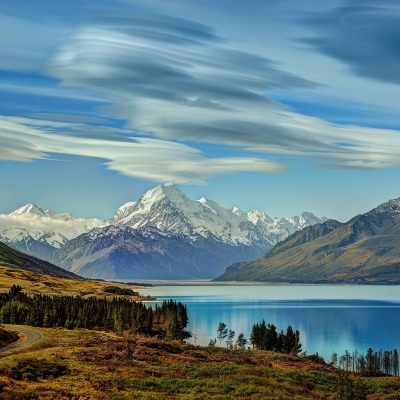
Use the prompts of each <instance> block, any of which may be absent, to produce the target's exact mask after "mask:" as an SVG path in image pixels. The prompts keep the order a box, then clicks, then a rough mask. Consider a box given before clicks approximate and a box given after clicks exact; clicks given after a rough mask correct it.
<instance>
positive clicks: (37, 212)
mask: <svg viewBox="0 0 400 400" xmlns="http://www.w3.org/2000/svg"><path fill="white" fill-rule="evenodd" d="M8 216H9V217H17V218H18V217H21V218H25V217H28V218H29V217H32V216H37V217H42V218H46V217H47V218H52V219H62V220H64V221H68V220H71V219H75V217H74V216H73V215H72V214H71V213H63V214H57V213H55V212H54V211H53V210H46V211H45V210H43V208H40V207H38V206H37V205H35V204H31V203H29V204H27V205H25V206H23V207H20V208H18V209H16V210H15V211H13V212H11V213H10V214H8Z"/></svg>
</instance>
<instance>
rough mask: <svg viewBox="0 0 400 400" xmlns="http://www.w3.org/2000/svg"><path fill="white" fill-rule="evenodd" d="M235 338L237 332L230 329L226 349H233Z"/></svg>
mask: <svg viewBox="0 0 400 400" xmlns="http://www.w3.org/2000/svg"><path fill="white" fill-rule="evenodd" d="M234 337H235V331H232V330H231V329H229V333H228V338H227V339H226V347H228V348H229V349H231V348H232V345H233V338H234Z"/></svg>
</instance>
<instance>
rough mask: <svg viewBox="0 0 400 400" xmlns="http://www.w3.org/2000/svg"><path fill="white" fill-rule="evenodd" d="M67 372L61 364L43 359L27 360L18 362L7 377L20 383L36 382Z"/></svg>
mask: <svg viewBox="0 0 400 400" xmlns="http://www.w3.org/2000/svg"><path fill="white" fill-rule="evenodd" d="M67 372H68V369H67V367H66V366H65V365H63V364H60V363H57V362H53V361H48V360H45V359H35V358H27V359H24V360H18V361H17V365H16V366H15V367H12V368H11V370H10V373H9V376H10V378H13V379H17V380H22V381H36V380H38V379H45V378H50V377H51V378H57V377H59V376H61V375H65V374H67Z"/></svg>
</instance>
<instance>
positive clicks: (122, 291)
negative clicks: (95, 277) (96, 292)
mask: <svg viewBox="0 0 400 400" xmlns="http://www.w3.org/2000/svg"><path fill="white" fill-rule="evenodd" d="M103 291H104V292H105V293H113V294H119V295H121V296H139V293H137V292H134V291H133V290H132V289H128V288H120V287H118V286H106V287H105V288H104V289H103Z"/></svg>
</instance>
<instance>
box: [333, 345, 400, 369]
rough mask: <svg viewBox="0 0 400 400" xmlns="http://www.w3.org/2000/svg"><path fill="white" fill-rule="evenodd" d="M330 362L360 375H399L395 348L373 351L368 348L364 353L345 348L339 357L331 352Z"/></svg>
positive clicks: (397, 356)
mask: <svg viewBox="0 0 400 400" xmlns="http://www.w3.org/2000/svg"><path fill="white" fill-rule="evenodd" d="M331 364H332V365H334V366H338V367H339V368H341V369H343V370H345V371H349V372H354V373H356V374H358V375H361V376H379V375H399V353H398V351H397V350H396V349H394V350H385V351H383V350H382V349H381V350H379V351H374V350H373V349H372V348H369V349H368V351H367V352H366V354H364V353H359V352H358V351H357V350H354V351H353V352H352V353H350V352H349V351H348V350H346V351H345V353H344V354H343V355H342V356H340V357H338V355H337V353H333V354H332V357H331Z"/></svg>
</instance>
